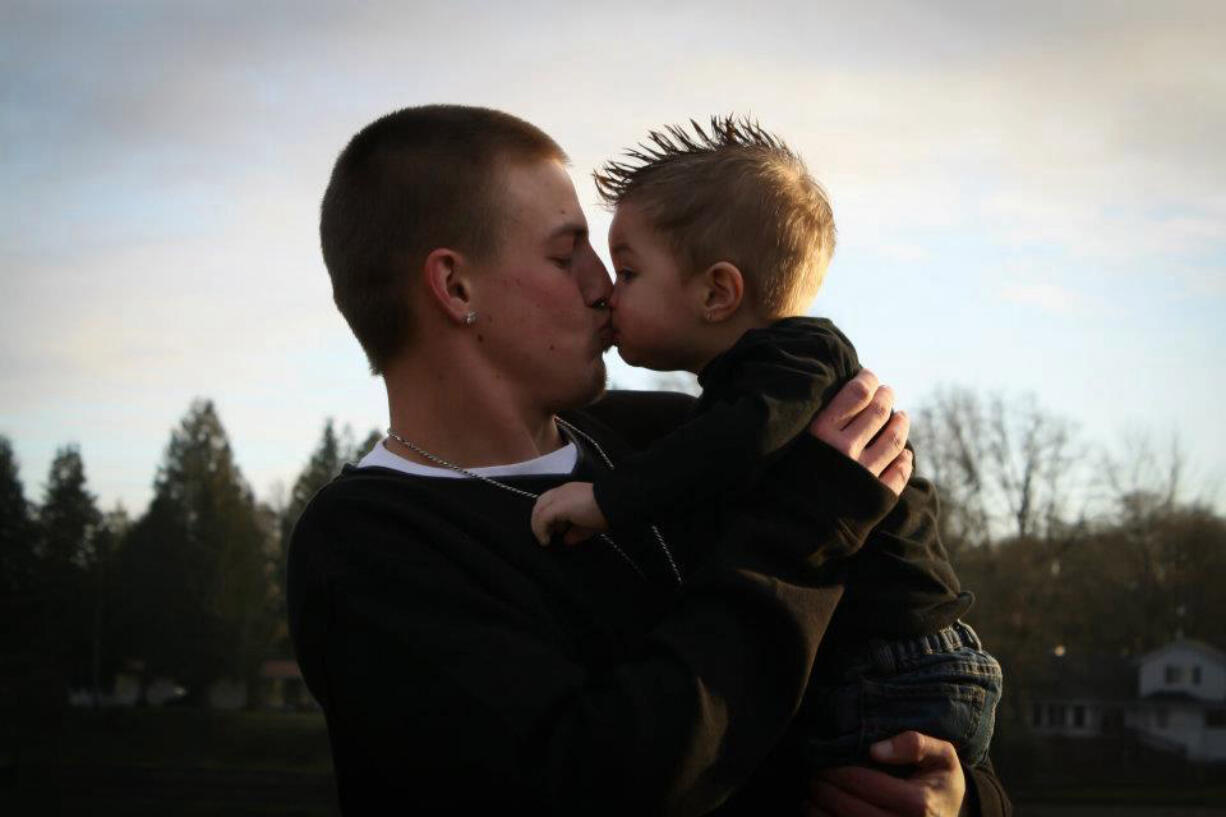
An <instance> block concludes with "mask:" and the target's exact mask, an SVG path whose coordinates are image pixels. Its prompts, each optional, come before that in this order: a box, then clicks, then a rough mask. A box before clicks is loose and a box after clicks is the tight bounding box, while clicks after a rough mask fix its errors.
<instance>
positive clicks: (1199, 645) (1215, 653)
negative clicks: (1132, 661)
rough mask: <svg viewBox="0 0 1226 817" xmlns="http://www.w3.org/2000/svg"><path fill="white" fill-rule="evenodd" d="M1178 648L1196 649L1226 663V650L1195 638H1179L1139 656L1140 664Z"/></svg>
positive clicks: (1138, 661)
mask: <svg viewBox="0 0 1226 817" xmlns="http://www.w3.org/2000/svg"><path fill="white" fill-rule="evenodd" d="M1178 648H1184V649H1189V650H1195V651H1197V652H1200V653H1203V654H1204V655H1206V656H1208V657H1209V658H1211V659H1213V660H1214V661H1215V662H1217V663H1218V664H1226V652H1223V651H1222V650H1220V649H1218V648H1217V647H1215V646H1213V645H1212V644H1208V643H1206V642H1204V641H1198V640H1196V639H1195V638H1177V639H1175V640H1174V641H1172V642H1171V643H1169V644H1163V645H1162V646H1161V647H1158V648H1157V649H1156V650H1150V651H1149V652H1147V653H1145V654H1144V655H1142V656H1140V657H1139V658H1137V663H1138V664H1144V663H1147V662H1149V661H1152V660H1153V659H1155V658H1157V657H1158V656H1160V655H1162V654H1163V653H1165V652H1168V651H1170V650H1174V649H1178Z"/></svg>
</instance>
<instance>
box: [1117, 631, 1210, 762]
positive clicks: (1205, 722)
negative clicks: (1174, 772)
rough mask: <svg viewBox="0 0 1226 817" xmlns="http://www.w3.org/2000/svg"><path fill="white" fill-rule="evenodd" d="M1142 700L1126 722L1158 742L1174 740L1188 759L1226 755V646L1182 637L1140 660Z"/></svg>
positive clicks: (1172, 741) (1206, 758)
mask: <svg viewBox="0 0 1226 817" xmlns="http://www.w3.org/2000/svg"><path fill="white" fill-rule="evenodd" d="M1137 663H1138V665H1139V667H1140V672H1139V689H1138V692H1139V693H1140V700H1139V701H1138V702H1137V703H1136V704H1135V705H1134V706H1132V707H1130V708H1129V711H1128V712H1127V714H1126V715H1125V723H1126V725H1127V726H1129V727H1131V728H1132V729H1134V730H1136V732H1137V733H1138V734H1139V735H1141V736H1142V737H1143V738H1147V739H1149V740H1150V741H1151V742H1153V743H1156V744H1159V745H1161V744H1173V745H1175V746H1178V747H1180V748H1181V749H1182V751H1184V752H1185V753H1186V754H1187V756H1188V758H1189V759H1190V760H1209V761H1217V760H1226V652H1222V651H1221V650H1219V649H1218V648H1217V647H1214V646H1212V645H1210V644H1205V643H1204V642H1201V641H1193V640H1191V639H1179V640H1177V641H1173V642H1171V643H1170V644H1167V645H1166V646H1165V647H1160V648H1158V649H1156V650H1154V651H1153V652H1151V653H1148V654H1146V655H1143V656H1141V658H1140V659H1138V661H1137Z"/></svg>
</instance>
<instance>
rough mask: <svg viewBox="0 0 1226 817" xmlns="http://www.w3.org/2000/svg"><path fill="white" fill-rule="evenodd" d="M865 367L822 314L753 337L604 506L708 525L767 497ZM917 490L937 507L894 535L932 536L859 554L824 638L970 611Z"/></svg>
mask: <svg viewBox="0 0 1226 817" xmlns="http://www.w3.org/2000/svg"><path fill="white" fill-rule="evenodd" d="M858 371H860V362H859V360H858V359H857V357H856V350H855V348H854V347H853V346H852V344H851V341H849V340H848V339H847V337H846V336H845V335H844V334H843V333H842V332H841V331H839V329H838V328H837V327H835V325H834V324H833V323H831V322H830V321H829V320H827V319H825V318H807V317H795V318H785V319H783V320H779V321H776V322H774V323H773V324H771V325H770V326H767V327H764V328H761V329H752V330H750V331H748V332H746V333H745V334H744V335H742V336H741V338H740V339H739V340H738V341H737V342H736V343H735V344H733V346H732V347H731V348H730V349H728V350H727V351H726V352H724V353H723V354H721V355H719V356H717V357H716V358H715V359H713V360H712V361H711V362H710V363H709V364H707V366H706V367H705V368H704V369H703V370H702V372H701V373H700V374H699V376H698V382H699V385H701V386H702V396H701V397H700V398H699V399H698V401H697V403H696V404H694V408H693V410H692V411H691V412H690V415H689V417H688V418H687V419H686V420H685V422H684V423H683V424H681V425H680V426H679V427H678V428H676V429H675V430H673V431H672V432H671V433H669V434H668V435H666V436H664V437H662V438H661V439H659V440H657V441H656V442H655V443H654V444H653V445H651V446H650V448H648V449H645V450H643V451H640V452H639V453H637V454H635V455H633V456H631V457H629V458H627V460H626V461H625V462H624V463H621V464H620V465H619V466H618V467H617V469H616V470H614V471H613V472H611V473H608V474H605V475H604V476H602V477H600V478H598V479H597V480H596V481H595V483H594V485H593V490H594V493H595V497H596V502H597V504H598V505H599V506H600V509H601V511H602V512H603V513H604V515H605V518H606V519H608V520H609V523H610V524H611V525H612V526H614V527H620V526H626V525H631V524H642V523H643V522H644V521H646V520H650V519H656V518H658V517H659V516H661V515H662V514H666V513H667V514H675V513H676V512H677V509H678V508H682V509H685V510H687V511H688V512H690V513H692V514H693V515H694V516H696V517H701V516H702V515H703V514H710V513H712V512H713V511H712V509H713V508H719V507H721V506H723V505H725V504H727V503H731V505H732V506H733V507H735V508H739V507H741V506H743V505H745V504H751V503H752V502H754V501H759V500H758V499H757V497H759V496H760V494H761V492H760V491H758V490H757V489H755V488H754V486H756V485H757V483H758V481H759V480H760V479H761V476H762V474H763V473H764V472H765V470H766V469H767V468H769V466H770V464H771V463H772V462H773V461H774V460H775V459H776V458H777V457H778V456H779V455H780V454H781V453H782V452H783V451H784V450H785V449H786V448H787V446H788V445H790V444H792V442H793V441H794V440H797V439H799V438H800V437H801V436H802V435H804V434H805V430H806V428H807V427H808V425H809V422H810V421H811V420H812V419H813V417H814V415H815V414H817V412H818V410H819V409H821V407H822V406H824V405H825V404H826V403H827V402H828V401H829V400H830V398H831V397H833V396H834V395H835V393H837V392H838V390H839V389H840V388H841V387H842V386H843V385H844V384H845V383H846V382H847V381H848V380H850V379H851V378H852V377H853V376H854V375H855V374H856V373H857V372H858ZM911 490H913V491H924V492H926V493H927V494H928V496H925V497H923V498H922V499H921V500H919V501H917V502H915V503H913V504H915V505H916V506H917V507H918V506H923V507H926V508H929V509H931V511H930V512H925V513H923V514H918V515H915V516H912V517H910V518H906V519H898V520H895V523H894V524H893V525H891V526H887V527H886V530H887V531H888V530H897V529H898V527H899V526H900V525H910V526H923V527H924V528H927V529H929V530H924V531H918V530H916V531H911V533H912V534H914V535H911V536H906V535H904V536H902V537H900V536H897V535H893V534H890V533H883V534H882V535H880V536H877V537H875V538H874V540H873V541H872V542H871V544H870V546H869V547H866V548H865V549H864V550H863V551H862V552H861V553H860V554H859V555H858V556H857V557H856V559H855V560H854V564H853V566H852V568H851V570H852V572H851V575H850V577H849V580H848V582H847V589H846V592H845V594H844V597H843V602H842V604H841V605H840V606H839V610H838V613H837V614H836V618H835V625H834V626H833V627H832V632H831V633H830V637H828V638H827V642H830V641H838V642H851V643H862V642H863V641H864V639H866V638H870V637H881V638H906V637H910V636H915V635H921V634H925V633H932V632H936V631H937V630H940V629H941V628H942V627H946V626H948V625H949V624H952V623H953V622H954V621H956V620H957V619H958V618H959V617H960V616H961V615H963V614H964V613H966V611H967V610H968V609H969V608H970V606H971V603H972V597H971V595H970V594H969V593H964V592H962V589H961V587H960V585H959V583H958V579H957V576H956V575H955V574H954V571H953V568H952V567H951V566H950V564H949V559H948V556H947V554H946V552H945V548H944V547H943V546H942V544H941V542H940V540H939V539H938V538H937V536H936V533H935V527H936V496H935V494H934V493H933V489H932V486H931V485H928V484H927V483H920V484H917V485H915V486H913V487H912V489H911ZM741 494H746V496H740V495H741Z"/></svg>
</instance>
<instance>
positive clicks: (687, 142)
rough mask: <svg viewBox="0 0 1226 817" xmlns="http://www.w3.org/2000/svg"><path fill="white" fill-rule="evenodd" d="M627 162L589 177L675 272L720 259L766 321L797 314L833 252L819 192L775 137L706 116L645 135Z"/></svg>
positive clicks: (746, 122)
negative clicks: (654, 234) (641, 222)
mask: <svg viewBox="0 0 1226 817" xmlns="http://www.w3.org/2000/svg"><path fill="white" fill-rule="evenodd" d="M626 156H627V157H628V158H627V160H626V161H614V162H607V163H606V164H605V165H604V166H603V167H602V168H601V169H600V170H598V171H597V172H596V173H594V174H593V176H594V178H595V181H596V189H597V191H598V192H599V193H600V195H601V198H603V199H604V201H605V203H606V204H608V205H610V206H616V205H618V204H621V203H623V202H627V203H633V204H634V205H635V206H636V207H640V208H642V211H643V214H644V215H645V216H646V218H647V220H648V222H649V223H650V224H651V225H652V226H653V227H654V228H655V229H656V230H658V231H659V232H660V233H661V234H662V235H663V236H664V237H665V238H666V239H667V240H668V241H669V243H670V244H671V245H672V248H673V251H674V252H675V253H676V254H677V259H678V261H679V262H680V264H681V266H682V269H683V270H686V271H687V272H689V273H691V274H692V273H697V272H701V271H702V270H704V269H706V268H708V267H709V266H710V265H712V264H714V263H717V262H719V261H727V262H730V263H733V264H735V265H736V266H737V267H738V268H739V269H740V270H741V273H742V274H743V275H744V276H745V282H746V287H747V290H748V294H749V297H750V298H751V299H752V300H751V302H752V303H754V304H755V306H756V307H757V308H758V310H759V311H760V312H761V313H762V314H764V315H766V316H770V317H778V316H783V315H787V314H792V313H794V312H799V311H803V310H804V309H805V308H806V307H807V306H808V305H809V303H810V302H811V301H812V300H813V298H814V296H816V295H817V290H818V288H819V287H820V286H821V282H822V277H823V276H824V275H825V273H826V267H827V266H828V265H829V263H830V256H831V254H832V253H833V252H834V242H835V229H834V214H833V213H832V211H831V208H830V201H829V199H828V198H827V197H826V192H825V191H824V190H823V189H822V187H821V185H819V184H818V183H817V182H816V181H815V180H814V179H813V177H812V176H810V175H809V171H808V169H807V168H806V167H805V164H804V162H803V161H802V160H801V159H800V157H799V156H798V155H797V154H796V153H794V152H793V151H792V150H791V149H790V148H788V146H787V145H785V144H784V143H783V140H781V139H780V138H779V137H777V136H774V135H773V134H770V133H767V132H766V131H764V130H763V129H762V128H761V127H760V126H759V125H758V123H757V122H755V121H753V120H751V119H749V118H747V117H736V116H725V117H712V118H711V124H710V127H709V128H705V129H704V128H703V127H702V126H701V125H699V124H698V123H697V122H695V121H693V120H691V121H690V127H689V128H686V127H684V126H677V125H670V126H668V127H666V128H664V129H663V130H662V131H652V132H651V133H650V134H649V136H648V140H647V141H646V142H644V143H643V144H640V145H639V146H638V148H636V149H633V150H628V151H626Z"/></svg>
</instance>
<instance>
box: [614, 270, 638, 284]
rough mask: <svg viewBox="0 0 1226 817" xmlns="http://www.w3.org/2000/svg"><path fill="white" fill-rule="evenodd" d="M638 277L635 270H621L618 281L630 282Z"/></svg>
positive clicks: (618, 272)
mask: <svg viewBox="0 0 1226 817" xmlns="http://www.w3.org/2000/svg"><path fill="white" fill-rule="evenodd" d="M636 275H638V273H637V272H635V271H634V270H628V269H619V270H618V271H617V280H619V281H626V282H629V281H630V280H631V279H632V278H634V277H635V276H636Z"/></svg>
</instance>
